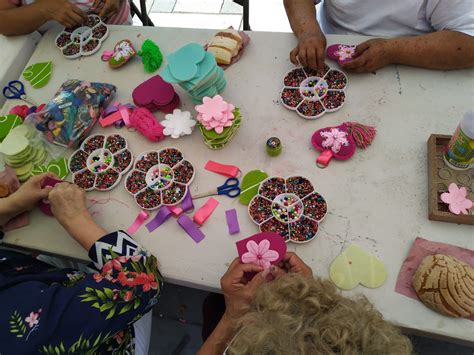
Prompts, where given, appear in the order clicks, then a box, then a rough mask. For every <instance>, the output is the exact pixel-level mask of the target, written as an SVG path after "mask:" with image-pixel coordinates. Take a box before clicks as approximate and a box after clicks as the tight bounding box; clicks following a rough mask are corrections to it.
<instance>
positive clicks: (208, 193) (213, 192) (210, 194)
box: [193, 190, 217, 200]
mask: <svg viewBox="0 0 474 355" xmlns="http://www.w3.org/2000/svg"><path fill="white" fill-rule="evenodd" d="M215 195H217V191H216V190H214V191H208V192H203V193H200V194H197V195H193V200H199V199H200V198H204V197H209V196H215Z"/></svg>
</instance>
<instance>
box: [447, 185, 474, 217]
mask: <svg viewBox="0 0 474 355" xmlns="http://www.w3.org/2000/svg"><path fill="white" fill-rule="evenodd" d="M448 191H449V192H444V193H442V194H441V201H443V202H444V203H446V204H448V207H449V210H450V211H451V212H452V213H454V214H460V213H463V214H468V213H469V212H468V210H470V209H471V208H472V205H473V203H472V201H471V200H470V199H468V198H467V197H466V196H467V191H466V188H465V187H458V185H456V184H455V183H451V184H450V185H449V187H448Z"/></svg>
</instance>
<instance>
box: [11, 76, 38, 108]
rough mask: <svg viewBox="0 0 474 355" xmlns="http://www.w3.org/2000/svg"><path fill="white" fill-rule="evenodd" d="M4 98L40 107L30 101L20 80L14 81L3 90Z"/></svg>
mask: <svg viewBox="0 0 474 355" xmlns="http://www.w3.org/2000/svg"><path fill="white" fill-rule="evenodd" d="M3 96H5V98H7V99H10V100H14V99H16V100H23V101H25V102H26V103H28V104H30V105H32V106H38V105H37V104H36V103H35V102H34V101H33V100H30V99H28V97H27V96H26V93H25V85H23V83H22V82H21V81H19V80H13V81H10V82H9V83H8V85H7V86H5V87H4V88H3Z"/></svg>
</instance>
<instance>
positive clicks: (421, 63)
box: [389, 31, 474, 70]
mask: <svg viewBox="0 0 474 355" xmlns="http://www.w3.org/2000/svg"><path fill="white" fill-rule="evenodd" d="M389 42H390V46H391V49H392V51H393V54H392V56H393V64H406V65H412V66H416V67H422V68H427V69H441V70H450V69H462V68H471V67H474V37H472V36H469V35H466V34H464V33H461V32H454V31H439V32H433V33H429V34H426V35H421V36H415V37H399V38H393V39H390V40H389Z"/></svg>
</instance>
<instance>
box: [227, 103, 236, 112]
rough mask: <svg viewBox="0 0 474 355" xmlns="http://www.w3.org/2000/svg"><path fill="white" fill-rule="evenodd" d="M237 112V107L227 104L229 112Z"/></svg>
mask: <svg viewBox="0 0 474 355" xmlns="http://www.w3.org/2000/svg"><path fill="white" fill-rule="evenodd" d="M234 110H235V106H234V105H232V104H227V111H234Z"/></svg>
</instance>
